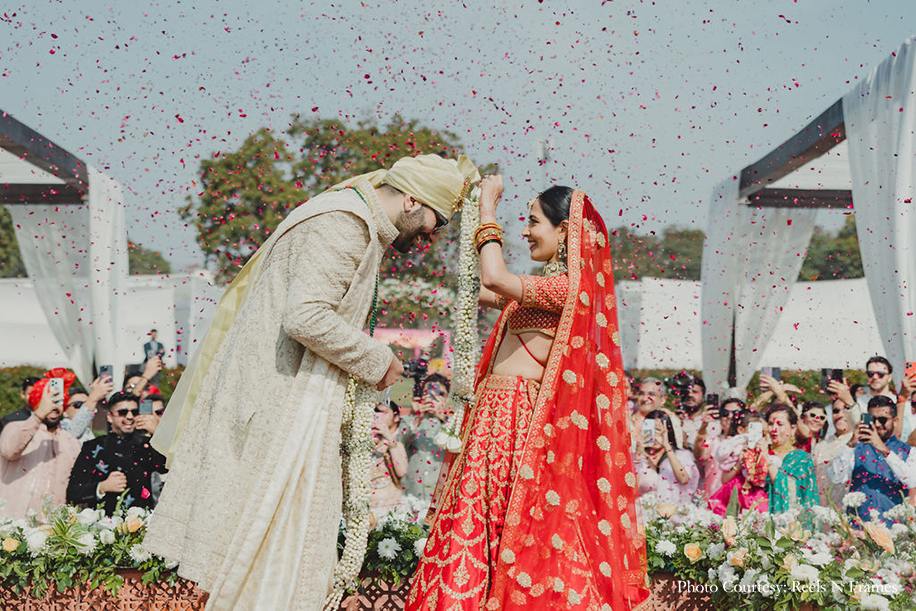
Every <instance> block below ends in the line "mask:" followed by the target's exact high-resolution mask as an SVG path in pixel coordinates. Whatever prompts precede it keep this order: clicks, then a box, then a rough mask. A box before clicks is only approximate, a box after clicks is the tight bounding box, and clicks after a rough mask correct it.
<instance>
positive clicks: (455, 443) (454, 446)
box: [445, 435, 461, 452]
mask: <svg viewBox="0 0 916 611" xmlns="http://www.w3.org/2000/svg"><path fill="white" fill-rule="evenodd" d="M445 449H446V450H448V451H449V452H457V451H458V450H460V449H461V439H459V438H458V437H455V436H454V435H449V436H448V442H447V443H446V444H445Z"/></svg>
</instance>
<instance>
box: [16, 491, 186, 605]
mask: <svg viewBox="0 0 916 611" xmlns="http://www.w3.org/2000/svg"><path fill="white" fill-rule="evenodd" d="M44 513H45V515H46V516H47V520H46V521H39V520H38V519H37V518H36V517H35V516H31V517H29V518H26V519H23V520H11V519H9V518H0V584H2V585H3V586H6V587H11V588H12V589H13V590H14V591H15V592H17V593H18V592H20V591H21V590H22V588H24V587H27V586H28V587H29V588H30V595H31V596H33V597H34V598H38V599H41V598H42V597H44V594H45V592H47V590H48V588H50V587H56V588H57V590H58V591H60V592H63V591H65V590H66V589H67V588H69V587H72V586H78V585H80V584H83V583H88V584H89V586H90V587H91V588H93V589H95V588H104V589H105V590H106V591H107V592H108V593H109V594H111V595H113V596H116V595H117V592H118V588H120V587H121V585H122V583H123V579H122V578H121V577H120V576H119V575H118V574H117V573H116V569H119V568H135V569H138V570H140V571H141V572H143V573H144V575H143V577H142V581H143V583H150V582H151V581H161V580H165V581H167V582H168V583H169V584H174V583H175V581H177V579H178V575H177V574H176V573H174V571H173V569H174V568H175V565H170V564H168V563H166V562H165V561H164V560H163V559H162V558H158V557H156V556H152V555H150V554H149V553H147V552H145V551H144V550H142V549H141V548H140V543H141V542H142V541H143V537H144V535H145V534H146V523H147V521H148V519H149V516H150V515H151V514H150V512H148V511H146V510H145V509H140V508H131V509H128V510H126V511H124V510H121V509H120V507H119V508H118V509H117V510H116V511H115V513H114V515H113V516H111V517H106V516H105V513H104V511H102V510H96V509H84V510H82V511H80V510H79V509H78V508H76V507H73V506H69V505H63V506H59V507H56V508H50V507H46V508H45V509H44Z"/></svg>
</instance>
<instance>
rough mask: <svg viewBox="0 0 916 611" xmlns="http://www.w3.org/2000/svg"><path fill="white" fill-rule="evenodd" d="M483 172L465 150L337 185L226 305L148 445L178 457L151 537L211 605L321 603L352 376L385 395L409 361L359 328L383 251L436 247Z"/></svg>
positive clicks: (251, 270)
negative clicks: (216, 524) (215, 519)
mask: <svg viewBox="0 0 916 611" xmlns="http://www.w3.org/2000/svg"><path fill="white" fill-rule="evenodd" d="M478 178H479V177H478V175H477V170H476V168H475V167H474V165H473V163H471V162H470V160H468V159H467V158H466V157H463V156H462V157H461V158H459V159H458V160H454V159H444V158H442V157H440V156H438V155H420V156H418V157H405V158H402V159H399V160H397V161H396V162H395V163H394V165H392V166H391V168H390V169H388V170H377V171H375V172H370V173H369V174H363V175H360V176H357V177H354V178H351V179H349V180H347V181H344V182H342V183H340V184H337V185H335V186H333V187H331V188H330V189H328V190H327V191H325V192H324V193H321V194H320V195H317V196H316V197H314V198H312V199H310V200H309V201H308V202H305V203H304V204H302V205H301V206H299V207H298V208H296V209H295V210H293V211H291V212H290V214H289V215H288V216H287V217H286V218H285V219H284V220H283V222H282V223H281V224H280V226H279V227H278V228H277V229H276V231H274V232H272V234H271V237H270V239H269V240H268V241H267V242H266V243H265V244H264V245H262V246H261V247H260V248H259V249H258V252H257V253H255V254H254V255H253V257H252V258H251V259H250V260H249V261H248V263H247V264H246V266H245V268H244V269H243V270H242V271H241V272H239V275H238V276H237V277H236V280H235V281H233V284H232V285H231V286H230V287H229V289H228V291H227V293H226V295H225V296H224V297H223V298H222V300H221V301H220V304H219V309H218V312H217V314H216V317H215V319H214V322H213V324H212V325H211V328H210V331H209V332H208V334H207V336H206V339H205V340H204V342H203V343H202V346H201V347H200V348H199V349H198V351H197V354H195V355H194V357H193V358H192V360H191V364H190V365H189V367H188V368H187V369H186V370H185V372H184V374H183V375H182V378H181V380H180V382H179V383H178V387H177V388H176V390H175V393H174V394H173V395H172V397H171V399H170V401H169V408H168V409H167V410H166V412H165V414H164V416H163V417H162V420H161V422H160V423H159V426H158V428H157V430H156V433H155V435H153V438H152V441H151V443H152V444H153V445H154V447H156V448H158V449H160V450H161V451H162V452H163V453H164V454H166V455H167V457H168V459H169V461H170V462H169V476H168V484H167V485H166V486H165V487H164V488H163V490H162V497H161V499H160V502H159V504H158V505H157V507H156V513H155V515H154V516H153V518H152V519H151V521H150V524H149V529H148V531H147V536H146V539H145V541H144V546H145V548H146V549H148V550H149V551H151V552H153V553H156V554H158V555H160V556H163V557H165V558H168V559H170V560H173V561H178V562H179V569H178V572H179V574H180V575H181V576H182V577H185V578H187V579H190V580H191V581H195V582H197V584H198V587H199V588H200V589H201V590H203V591H205V592H207V593H208V594H209V596H210V603H209V604H210V606H212V607H213V608H236V609H317V608H321V606H322V605H323V604H324V600H325V598H326V597H327V595H328V593H329V591H330V585H331V583H332V575H333V571H334V567H335V565H336V564H337V546H336V541H337V532H338V525H339V522H340V514H341V503H342V494H343V488H342V485H341V480H342V477H341V464H340V447H339V445H340V425H341V417H342V412H343V407H344V392H345V390H346V386H347V379H348V375H353V376H354V377H356V378H359V379H360V380H362V381H363V382H366V383H368V384H371V385H373V386H375V387H376V388H377V389H378V390H382V389H384V388H387V387H388V386H391V385H392V384H394V382H395V381H397V380H398V379H399V378H400V376H401V373H402V372H403V371H404V368H403V366H402V364H401V362H400V359H398V357H397V356H396V355H395V354H394V353H393V352H392V350H391V349H390V348H389V347H388V346H387V345H385V344H384V343H382V342H380V341H378V340H377V339H373V338H372V337H371V336H370V335H369V334H368V333H366V332H365V330H366V329H367V328H369V327H371V326H372V324H373V321H374V320H375V315H374V312H376V311H380V309H381V308H383V307H384V305H383V299H384V298H385V295H379V294H378V287H377V277H378V272H379V268H380V266H381V264H382V257H383V255H384V253H385V251H386V250H387V249H388V247H389V246H391V247H393V248H395V249H397V250H399V251H402V252H406V251H409V250H410V249H411V248H412V247H413V246H415V245H416V244H417V243H418V242H428V243H435V242H436V240H437V237H438V236H437V234H438V232H439V231H440V230H441V229H442V228H443V227H444V226H445V224H446V223H447V222H448V220H449V219H450V218H451V217H452V215H453V214H454V212H455V210H456V209H457V207H458V206H459V205H460V204H461V203H462V202H463V201H464V199H465V198H466V197H467V195H468V193H469V192H470V189H471V187H472V186H473V183H474V182H475V181H476V180H477V179H478ZM265 197H268V196H267V195H265ZM376 304H377V307H376ZM214 507H219V512H220V528H219V533H218V534H217V535H214V530H213V508H214Z"/></svg>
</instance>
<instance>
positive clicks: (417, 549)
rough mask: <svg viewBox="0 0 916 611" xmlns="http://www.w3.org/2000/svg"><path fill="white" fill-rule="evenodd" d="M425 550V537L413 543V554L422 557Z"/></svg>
mask: <svg viewBox="0 0 916 611" xmlns="http://www.w3.org/2000/svg"><path fill="white" fill-rule="evenodd" d="M424 549H426V537H423V538H422V539H417V540H416V541H414V542H413V552H414V553H415V554H416V555H417V556H422V555H423V550H424Z"/></svg>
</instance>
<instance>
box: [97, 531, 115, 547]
mask: <svg viewBox="0 0 916 611" xmlns="http://www.w3.org/2000/svg"><path fill="white" fill-rule="evenodd" d="M99 541H101V542H102V545H111V544H112V543H114V542H115V534H114V531H111V530H107V529H106V530H103V531H101V532H100V533H99Z"/></svg>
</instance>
